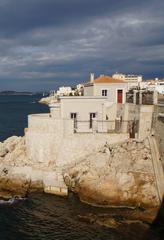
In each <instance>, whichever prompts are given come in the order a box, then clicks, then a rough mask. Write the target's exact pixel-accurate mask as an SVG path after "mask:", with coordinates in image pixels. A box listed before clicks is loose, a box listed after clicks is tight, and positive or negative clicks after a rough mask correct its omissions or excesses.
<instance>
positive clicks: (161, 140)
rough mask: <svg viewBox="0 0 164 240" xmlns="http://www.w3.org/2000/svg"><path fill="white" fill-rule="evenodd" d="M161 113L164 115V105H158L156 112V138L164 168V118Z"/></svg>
mask: <svg viewBox="0 0 164 240" xmlns="http://www.w3.org/2000/svg"><path fill="white" fill-rule="evenodd" d="M159 113H163V114H164V105H156V106H155V111H154V121H153V128H154V136H155V139H156V142H157V145H158V148H159V152H160V156H161V160H162V164H163V167H164V117H160V116H159Z"/></svg>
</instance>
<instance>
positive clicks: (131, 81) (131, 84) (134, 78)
mask: <svg viewBox="0 0 164 240" xmlns="http://www.w3.org/2000/svg"><path fill="white" fill-rule="evenodd" d="M112 77H113V78H114V79H120V80H123V81H125V82H127V83H128V90H129V89H132V88H138V87H140V83H141V82H142V75H135V74H122V73H115V74H113V75H112Z"/></svg>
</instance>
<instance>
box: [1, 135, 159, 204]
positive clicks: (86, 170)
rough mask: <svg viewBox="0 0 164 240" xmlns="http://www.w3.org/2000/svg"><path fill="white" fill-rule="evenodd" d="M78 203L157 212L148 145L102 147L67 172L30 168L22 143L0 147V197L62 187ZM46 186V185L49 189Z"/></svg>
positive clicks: (128, 143) (129, 143) (20, 139)
mask: <svg viewBox="0 0 164 240" xmlns="http://www.w3.org/2000/svg"><path fill="white" fill-rule="evenodd" d="M61 173H63V178H64V180H65V184H66V185H67V186H68V188H69V189H70V190H71V191H73V192H75V193H77V194H78V195H79V197H80V199H81V201H84V202H87V203H89V204H92V205H97V206H119V207H120V206H126V207H132V208H133V207H141V208H157V207H159V205H160V202H159V196H158V191H157V187H156V179H155V174H154V169H153V164H152V155H151V149H150V145H149V141H148V139H145V140H144V141H142V142H138V141H135V140H127V141H126V142H123V143H119V144H113V145H111V144H108V143H106V144H105V146H102V147H101V148H99V150H97V151H95V152H93V153H92V154H89V155H86V157H85V158H84V159H81V162H80V163H79V164H75V165H74V166H71V167H69V168H66V167H65V168H64V169H56V167H55V166H50V167H47V168H46V167H43V166H42V167H41V166H39V165H35V164H34V163H33V162H32V161H31V160H30V159H29V158H28V157H27V155H26V145H25V139H24V137H16V136H14V137H11V138H9V139H7V140H5V141H4V142H3V143H0V180H1V181H0V197H3V198H10V197H13V196H26V195H27V194H28V192H30V191H33V190H43V188H44V187H49V185H51V186H53V189H55V187H57V186H58V185H60V184H59V183H62V187H63V186H64V183H63V182H62V181H63V180H62V174H61ZM49 182H50V184H49Z"/></svg>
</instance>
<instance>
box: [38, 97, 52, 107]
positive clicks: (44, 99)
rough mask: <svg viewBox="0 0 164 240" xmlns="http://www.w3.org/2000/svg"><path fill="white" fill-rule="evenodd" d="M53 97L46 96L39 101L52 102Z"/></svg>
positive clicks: (43, 102)
mask: <svg viewBox="0 0 164 240" xmlns="http://www.w3.org/2000/svg"><path fill="white" fill-rule="evenodd" d="M51 100H52V97H44V98H41V99H40V100H39V103H41V104H45V105H48V104H50V102H51Z"/></svg>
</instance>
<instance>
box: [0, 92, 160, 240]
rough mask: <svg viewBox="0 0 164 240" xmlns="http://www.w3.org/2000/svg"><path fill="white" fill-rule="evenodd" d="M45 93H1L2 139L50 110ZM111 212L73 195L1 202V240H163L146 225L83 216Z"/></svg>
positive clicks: (0, 136)
mask: <svg viewBox="0 0 164 240" xmlns="http://www.w3.org/2000/svg"><path fill="white" fill-rule="evenodd" d="M40 97H41V96H39V95H33V96H0V141H3V140H4V139H6V138H7V137H9V136H12V135H23V133H24V128H25V127H27V115H28V114H30V113H42V112H47V111H48V108H47V107H46V106H44V105H40V104H38V100H39V99H40ZM107 211H108V212H109V213H110V210H106V209H98V208H94V207H91V206H88V205H85V204H83V203H81V202H80V201H79V199H78V198H77V197H76V196H74V195H70V196H69V197H68V198H60V197H56V196H53V195H47V194H33V195H30V196H29V198H28V199H24V200H20V201H19V200H17V201H16V202H12V201H10V202H8V203H6V204H4V202H0V240H76V239H77V240H139V239H144V240H146V239H147V240H159V239H161V240H162V239H164V238H163V237H162V236H163V234H162V233H161V232H160V231H159V230H158V231H156V229H151V228H149V227H146V228H145V227H144V225H142V224H137V225H136V224H134V225H128V224H126V225H123V226H121V227H119V228H116V229H113V228H106V227H102V226H100V225H96V224H94V223H92V222H88V221H84V220H82V218H81V217H80V216H81V215H85V214H86V215H87V214H91V213H92V214H98V213H99V214H100V213H107Z"/></svg>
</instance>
